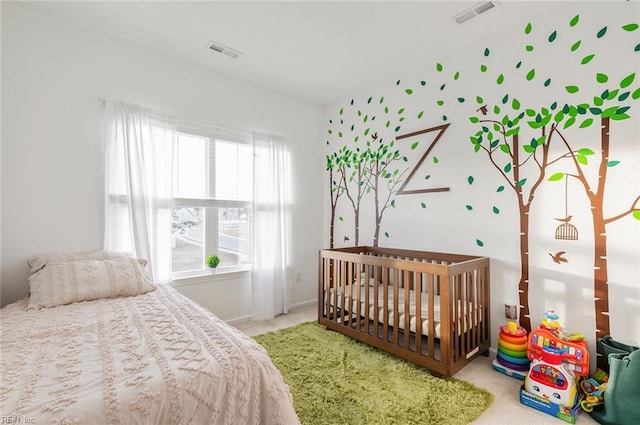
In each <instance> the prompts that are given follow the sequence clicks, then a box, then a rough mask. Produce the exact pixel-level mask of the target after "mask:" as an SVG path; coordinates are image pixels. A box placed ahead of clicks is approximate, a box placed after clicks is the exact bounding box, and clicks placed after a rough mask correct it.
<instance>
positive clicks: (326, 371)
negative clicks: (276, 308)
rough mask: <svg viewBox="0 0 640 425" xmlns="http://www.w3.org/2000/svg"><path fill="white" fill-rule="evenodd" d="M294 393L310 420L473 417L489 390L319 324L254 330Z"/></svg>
mask: <svg viewBox="0 0 640 425" xmlns="http://www.w3.org/2000/svg"><path fill="white" fill-rule="evenodd" d="M254 338H255V339H256V340H257V341H258V342H259V343H260V344H261V345H262V346H263V347H265V348H266V350H267V352H268V353H269V355H270V356H271V359H272V360H273V362H274V364H275V365H276V367H277V368H278V369H279V370H280V372H281V373H282V375H283V377H284V380H285V382H286V383H287V384H288V385H289V388H290V389H291V393H292V394H293V400H294V406H295V409H296V412H297V413H298V417H299V418H300V421H301V422H302V424H303V425H315V424H318V425H320V424H322V425H327V424H340V425H359V424H366V425H370V424H403V425H404V424H468V423H469V422H471V421H473V420H474V419H476V418H477V417H478V416H479V415H480V414H481V413H482V411H484V410H485V409H486V408H487V407H488V406H489V405H490V404H491V403H492V401H493V395H491V393H489V392H488V391H485V390H483V389H480V388H477V387H475V386H474V385H473V384H470V383H467V382H464V381H459V380H456V379H453V378H449V379H443V378H438V377H435V376H432V375H431V374H430V373H429V372H428V371H427V370H426V369H424V368H421V367H419V366H416V365H414V364H412V363H409V362H407V361H404V360H402V359H399V358H397V357H395V356H392V355H390V354H387V353H385V352H383V351H380V350H378V349H375V348H373V347H370V346H368V345H366V344H363V343H360V342H358V341H355V340H353V339H351V338H348V337H346V336H344V335H341V334H339V333H337V332H333V331H329V330H327V329H325V328H324V327H323V326H320V325H318V324H317V323H314V322H310V323H302V324H300V325H297V326H294V327H291V328H286V329H281V330H279V331H275V332H270V333H267V334H263V335H258V336H255V337H254Z"/></svg>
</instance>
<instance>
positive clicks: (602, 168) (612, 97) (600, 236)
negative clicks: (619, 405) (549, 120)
mask: <svg viewBox="0 0 640 425" xmlns="http://www.w3.org/2000/svg"><path fill="white" fill-rule="evenodd" d="M596 78H597V79H598V81H599V82H602V83H605V82H607V81H608V77H607V76H606V75H604V74H598V76H596ZM634 79H635V73H631V74H629V75H628V76H627V77H625V78H624V79H623V80H622V81H621V82H620V84H619V87H617V88H615V89H613V90H608V89H607V90H605V91H604V92H603V93H602V94H601V95H600V96H596V97H594V98H593V99H594V101H593V102H594V103H593V105H589V104H580V105H578V106H572V107H569V106H565V108H564V110H566V111H567V112H568V113H569V114H572V113H573V116H574V117H575V116H577V114H579V113H582V115H584V116H585V117H586V118H584V120H583V121H582V124H581V125H580V127H581V128H587V127H590V126H591V125H592V124H593V123H594V122H595V121H594V118H596V119H597V118H600V123H601V124H600V142H599V144H600V146H599V152H598V153H596V152H594V151H593V150H591V149H589V148H586V147H583V148H580V149H574V148H572V146H571V143H570V142H569V141H568V140H567V138H566V137H564V135H563V134H562V133H561V132H560V131H559V130H557V129H556V132H557V133H558V135H559V136H560V139H561V140H562V143H563V144H564V146H565V147H566V150H567V152H568V153H567V155H568V156H569V157H570V159H571V162H572V165H573V167H574V169H575V172H558V173H555V174H553V175H552V176H550V177H549V181H559V180H562V179H563V178H566V177H570V178H573V179H576V180H577V181H578V182H579V183H580V185H581V187H582V188H583V189H584V192H585V195H586V196H587V198H588V199H589V204H590V210H591V216H592V222H593V234H594V239H595V240H594V247H593V248H594V250H593V290H594V297H595V300H594V308H595V316H596V339H597V338H601V337H604V336H605V335H610V334H611V329H610V323H609V286H608V284H609V266H608V260H607V232H606V230H607V225H608V224H610V223H613V222H615V221H618V220H620V219H622V218H624V217H626V216H628V215H631V216H632V217H634V218H636V219H637V220H640V195H638V196H636V198H635V199H634V200H633V201H631V202H630V206H629V207H628V208H627V209H626V210H625V211H622V212H619V213H617V214H615V215H612V216H609V217H606V215H605V212H604V207H605V202H604V198H605V191H606V189H607V185H606V182H607V175H608V172H609V169H610V168H612V167H615V166H617V165H619V164H620V161H618V160H614V159H611V158H610V152H611V139H610V131H611V122H612V121H622V120H626V119H629V118H631V117H630V115H629V114H628V112H629V111H630V108H631V106H632V104H633V102H628V100H637V99H638V98H640V88H638V89H636V90H635V91H633V92H632V90H633V89H632V88H631V87H630V86H631V85H632V83H633V81H634ZM578 91H579V90H575V89H573V88H572V89H570V92H573V93H577V92H578ZM605 105H608V107H607V108H604V107H605ZM603 108H604V109H603ZM570 116H571V115H570ZM570 126H571V124H570V125H566V126H565V128H567V127H570ZM594 155H595V156H596V157H597V156H598V155H599V156H600V160H599V162H598V167H597V170H598V171H597V180H596V183H595V184H593V185H592V184H591V183H590V182H589V178H588V177H587V167H588V165H589V158H590V157H592V156H594ZM597 353H598V366H599V367H601V368H605V367H606V365H607V359H606V357H605V356H604V353H603V352H602V349H601V347H600V346H599V345H598V347H597Z"/></svg>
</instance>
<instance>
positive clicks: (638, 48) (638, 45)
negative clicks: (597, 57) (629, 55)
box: [633, 43, 640, 52]
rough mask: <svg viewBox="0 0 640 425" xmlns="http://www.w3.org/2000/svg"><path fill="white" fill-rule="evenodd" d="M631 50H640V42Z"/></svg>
mask: <svg viewBox="0 0 640 425" xmlns="http://www.w3.org/2000/svg"><path fill="white" fill-rule="evenodd" d="M633 50H634V51H636V52H640V43H638V44H636V48H635V49H633Z"/></svg>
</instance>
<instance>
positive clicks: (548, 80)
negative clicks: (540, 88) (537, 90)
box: [544, 78, 551, 87]
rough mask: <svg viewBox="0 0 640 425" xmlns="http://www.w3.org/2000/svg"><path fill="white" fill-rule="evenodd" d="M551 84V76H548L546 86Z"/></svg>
mask: <svg viewBox="0 0 640 425" xmlns="http://www.w3.org/2000/svg"><path fill="white" fill-rule="evenodd" d="M549 84H551V78H548V79H547V81H545V82H544V86H545V87H549Z"/></svg>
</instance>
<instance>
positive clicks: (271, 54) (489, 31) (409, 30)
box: [39, 0, 615, 105]
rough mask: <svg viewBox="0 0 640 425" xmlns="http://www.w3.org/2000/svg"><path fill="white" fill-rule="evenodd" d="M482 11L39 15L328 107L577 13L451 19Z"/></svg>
mask: <svg viewBox="0 0 640 425" xmlns="http://www.w3.org/2000/svg"><path fill="white" fill-rule="evenodd" d="M610 1H615V0H610ZM582 2H583V3H584V1H582ZM479 3H482V2H481V1H455V0H454V1H452V0H449V1H410V2H399V1H386V2H383V1H375V2H366V1H349V2H345V1H341V2H338V1H334V2H331V1H297V2H293V1H285V2H273V1H253V2H246V1H227V2H221V1H195V2H187V1H174V2H160V1H138V2H122V1H115V2H114V1H111V2H104V1H103V2H90V1H83V2H56V1H49V2H45V3H40V4H39V7H43V8H46V9H45V10H46V11H47V13H49V14H51V15H57V16H58V17H62V18H63V19H68V20H71V21H74V22H77V23H79V24H80V25H83V26H87V27H89V28H92V29H95V30H98V31H104V32H107V33H110V34H114V35H117V36H119V37H122V38H125V39H128V40H130V41H132V42H134V43H137V44H140V45H142V46H147V47H149V48H152V49H156V50H158V51H161V52H164V53H166V54H169V55H172V56H175V57H178V58H181V59H183V60H186V61H189V62H192V63H195V64H198V65H201V66H203V67H206V68H209V69H212V70H215V71H217V72H221V73H224V74H228V75H231V76H234V77H236V78H238V79H242V80H245V81H248V82H251V83H253V84H256V85H259V86H263V87H266V88H269V89H271V90H274V91H277V92H280V93H282V94H284V95H286V96H290V97H293V98H296V99H300V100H303V101H306V102H310V103H313V104H317V105H329V104H333V103H335V102H338V101H339V100H341V99H343V98H344V97H346V96H348V95H349V94H351V93H355V92H357V91H358V90H359V89H362V88H365V87H368V86H372V85H375V84H378V83H381V82H386V81H390V80H393V81H395V79H396V78H397V77H398V74H399V73H406V72H409V71H410V70H412V69H420V68H422V67H425V66H432V64H433V63H434V62H436V59H437V60H443V58H446V57H447V56H449V55H452V54H454V53H455V51H456V50H457V49H459V48H460V47H461V46H464V45H465V44H468V43H469V40H473V42H474V44H475V43H477V42H482V41H483V40H484V39H490V38H491V37H494V36H496V34H498V33H500V32H504V31H506V32H507V33H508V30H509V29H510V28H511V27H517V28H522V27H523V24H522V23H523V22H527V21H528V20H531V19H535V16H538V15H542V16H544V15H545V14H548V13H550V12H551V11H555V10H557V9H558V8H561V7H563V6H565V7H566V6H569V5H571V3H573V6H575V2H570V1H564V2H540V1H529V2H521V1H515V0H513V1H509V0H502V1H499V2H498V1H494V2H493V3H497V4H498V6H497V7H495V8H493V9H491V10H489V11H487V12H485V13H483V14H481V15H479V16H477V17H476V18H474V19H471V20H470V21H468V22H466V23H464V24H458V23H456V22H455V21H454V20H453V19H452V17H453V16H454V15H457V14H458V13H459V12H462V11H464V10H465V9H468V8H470V7H473V6H475V5H478V4H479ZM212 40H213V41H216V42H218V43H221V44H223V45H225V46H228V47H231V48H233V49H235V50H238V51H240V52H242V54H241V55H240V57H239V58H237V59H232V58H230V57H228V56H226V55H223V54H220V53H217V52H214V51H212V50H210V49H209V48H208V43H209V41H212Z"/></svg>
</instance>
